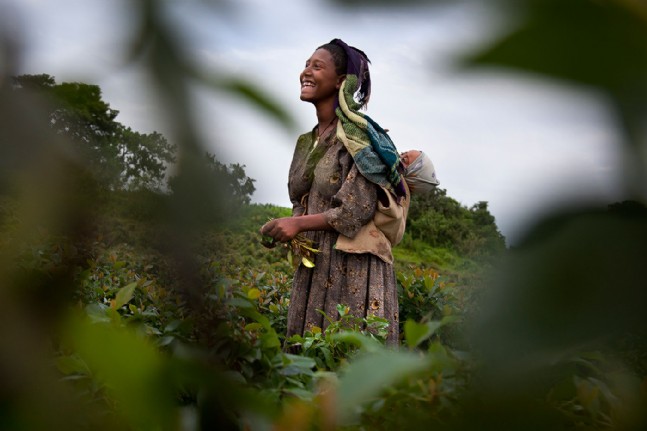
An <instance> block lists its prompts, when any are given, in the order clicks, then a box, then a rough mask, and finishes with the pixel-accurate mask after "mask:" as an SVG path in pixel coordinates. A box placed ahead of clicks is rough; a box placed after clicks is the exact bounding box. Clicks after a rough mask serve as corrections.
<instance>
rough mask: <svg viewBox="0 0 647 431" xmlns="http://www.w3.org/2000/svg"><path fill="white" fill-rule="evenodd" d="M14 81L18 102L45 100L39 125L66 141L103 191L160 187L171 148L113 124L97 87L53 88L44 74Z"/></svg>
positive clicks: (157, 138)
mask: <svg viewBox="0 0 647 431" xmlns="http://www.w3.org/2000/svg"><path fill="white" fill-rule="evenodd" d="M13 81H14V86H13V91H14V92H15V93H16V94H17V95H18V97H23V98H27V97H30V96H31V95H32V94H31V93H35V94H36V95H38V96H41V97H42V98H43V99H45V100H47V102H48V106H49V108H48V109H47V110H46V111H44V112H43V115H45V116H46V117H45V118H42V119H40V120H41V121H42V122H43V123H45V122H47V123H49V125H50V126H51V127H52V129H53V130H54V131H55V133H56V134H58V135H62V136H65V137H67V138H68V139H69V142H71V143H72V144H73V146H74V149H75V151H76V152H77V155H78V156H79V157H81V158H82V159H83V161H84V163H85V164H86V166H85V168H86V170H87V172H88V175H89V176H92V177H93V178H95V179H96V180H97V181H98V182H99V183H100V184H102V185H103V186H104V187H107V188H113V189H114V188H134V189H139V188H149V189H154V190H155V189H160V188H162V187H163V186H164V180H165V173H166V168H167V166H168V165H169V164H170V163H172V162H173V161H174V156H175V151H176V149H175V147H174V146H173V145H171V144H170V143H168V142H167V140H166V138H164V136H162V135H161V134H159V133H157V132H153V133H151V134H141V133H138V132H135V131H133V130H132V129H130V128H129V127H126V126H124V125H122V124H121V123H119V122H117V121H116V117H117V115H118V114H119V111H117V110H114V109H112V108H110V105H109V104H108V103H106V102H105V101H103V99H102V96H101V89H100V88H99V86H97V85H90V84H84V83H79V82H64V83H62V84H56V82H55V80H54V77H52V76H49V75H45V74H43V75H21V76H17V77H14V79H13ZM24 93H28V94H24Z"/></svg>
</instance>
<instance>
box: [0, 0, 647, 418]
mask: <svg viewBox="0 0 647 431" xmlns="http://www.w3.org/2000/svg"><path fill="white" fill-rule="evenodd" d="M133 4H135V5H137V7H139V8H140V12H141V14H142V17H143V18H144V19H143V20H142V22H143V23H144V27H145V28H144V30H142V31H140V32H134V34H137V43H136V44H134V48H133V51H134V54H133V55H134V56H140V58H141V59H142V60H143V63H144V64H146V65H148V68H147V70H148V71H149V72H150V77H151V81H152V82H154V83H156V84H157V85H158V89H159V92H160V95H161V96H162V97H166V98H167V99H168V100H169V101H172V102H173V103H169V104H168V105H169V106H172V107H173V108H172V109H174V113H175V114H177V115H172V116H169V118H173V121H174V123H173V124H172V126H174V127H172V129H173V130H174V134H173V135H172V136H171V140H172V141H173V142H175V143H176V145H177V147H175V146H170V145H168V144H167V143H166V141H165V138H163V137H161V136H159V135H157V134H151V135H141V134H137V133H135V132H132V131H129V130H128V129H127V128H125V127H124V126H120V125H119V124H118V123H117V122H116V121H115V118H116V111H113V110H111V109H110V108H109V107H108V106H107V104H104V103H103V102H101V99H100V91H99V89H98V88H96V87H92V86H85V84H73V85H70V86H68V85H63V84H61V86H60V88H59V86H58V85H57V84H56V83H55V82H54V81H53V78H51V79H50V78H48V77H47V76H40V77H31V78H28V77H23V78H24V79H23V80H22V82H20V80H18V82H14V84H15V86H14V87H11V88H9V87H7V86H6V85H0V96H2V97H0V112H1V113H2V115H1V116H0V121H2V127H0V137H1V139H2V144H3V145H1V146H0V152H1V153H0V166H1V167H2V169H1V170H0V187H1V189H0V190H1V191H2V194H1V196H2V197H1V200H0V232H1V234H2V235H0V282H1V283H0V285H1V286H2V287H1V288H0V337H1V339H2V340H3V343H0V372H1V374H2V379H0V395H1V398H0V399H1V400H2V402H1V403H0V427H1V428H3V429H66V430H68V429H93V430H96V429H99V430H100V429H106V430H108V429H109V430H114V429H272V428H273V429H279V430H280V429H392V428H395V427H399V428H403V429H422V428H423V427H424V429H429V428H433V427H435V428H440V429H497V430H498V429H551V430H552V429H564V428H573V429H577V428H579V429H643V428H644V427H645V424H646V423H647V415H646V414H645V411H647V410H645V408H644V407H645V402H646V397H645V393H644V379H645V370H646V369H647V367H646V366H645V354H644V352H645V349H644V346H645V333H644V329H643V328H644V327H645V325H644V310H643V308H644V307H643V306H642V304H644V303H645V293H644V281H643V279H644V275H643V267H644V256H645V252H646V251H647V250H645V247H646V244H647V220H646V219H645V209H644V208H645V206H644V187H645V184H647V182H645V181H644V178H645V172H647V170H646V169H645V164H644V159H643V158H642V156H641V154H643V152H644V148H642V147H643V146H644V140H643V138H644V132H643V131H642V128H641V124H642V121H643V118H644V117H643V114H644V112H645V101H646V100H647V97H644V96H645V86H644V83H645V82H647V81H646V80H645V79H644V78H645V77H646V76H647V63H645V59H647V55H645V45H644V43H637V42H636V41H644V40H647V35H646V34H645V31H646V30H645V29H646V28H647V26H645V18H644V17H645V14H644V7H642V6H639V5H638V3H637V2H620V1H610V2H594V1H589V0H571V1H568V2H563V1H556V0H555V1H553V0H547V1H542V2H539V1H524V2H518V4H516V5H515V14H514V18H515V19H517V20H519V21H518V22H516V24H517V25H514V26H513V28H514V30H513V31H511V32H510V33H509V34H508V35H505V36H503V37H502V39H501V40H498V41H496V42H495V43H492V45H491V46H490V47H489V48H487V49H485V50H484V51H483V52H481V53H479V54H478V55H475V56H473V57H472V59H471V60H470V61H471V64H487V63H490V64H497V65H505V66H509V67H515V68H519V69H523V70H530V71H533V72H539V73H542V74H545V75H548V76H551V77H559V78H562V79H567V80H570V81H571V82H575V83H577V84H578V85H581V84H586V85H589V86H593V87H595V88H596V89H597V90H598V91H600V92H602V93H603V94H605V95H606V96H607V97H608V98H609V100H610V101H611V104H610V106H611V108H612V109H613V110H614V111H615V112H616V113H617V115H618V118H620V119H621V121H620V128H621V130H623V131H624V132H626V138H625V140H626V143H627V145H626V146H625V147H624V148H626V151H628V152H629V155H635V156H636V157H628V158H627V160H631V161H632V162H633V165H632V166H631V169H629V172H628V177H627V181H626V182H627V188H628V191H629V192H630V198H631V199H628V200H627V202H621V203H618V204H614V205H611V206H610V207H609V208H591V207H589V206H579V207H575V208H569V209H568V210H563V211H560V212H557V213H555V214H553V215H551V217H549V218H547V219H546V220H544V221H543V222H541V223H539V224H538V225H537V226H536V227H535V228H534V229H532V230H531V231H530V232H529V233H528V235H527V237H526V238H525V239H524V240H523V241H521V243H520V244H519V246H518V247H516V248H515V249H514V250H512V251H506V252H505V253H504V254H505V258H504V259H496V260H495V261H493V260H492V257H493V256H495V255H496V252H497V250H498V249H499V248H500V247H501V241H502V238H501V237H500V236H499V234H498V233H497V230H496V226H495V224H494V223H493V220H491V218H490V217H489V214H488V212H487V205H486V204H485V203H478V204H476V205H475V206H474V207H472V208H469V209H464V208H461V207H460V205H456V203H455V202H452V201H451V200H450V199H449V198H448V197H447V199H446V200H444V199H443V200H442V201H439V200H430V201H429V202H425V201H421V202H419V203H417V204H416V205H420V207H419V208H416V209H415V210H413V209H412V215H411V218H410V226H411V231H410V235H411V236H410V237H408V238H405V241H403V244H402V246H400V247H399V248H397V249H396V253H397V254H399V255H402V256H406V257H407V259H406V260H405V262H404V263H403V265H402V266H400V267H399V268H398V269H397V278H398V287H399V299H400V307H401V308H400V320H401V323H402V326H401V328H400V330H401V341H402V343H401V344H402V345H401V348H400V350H399V351H393V350H387V349H386V348H384V347H383V345H382V344H381V337H382V334H383V330H384V322H382V321H380V320H379V319H373V318H367V319H358V318H356V317H355V316H349V315H348V314H347V311H346V308H345V307H344V304H339V307H338V308H337V313H338V316H328V317H329V318H331V319H333V320H334V322H335V323H334V324H332V325H330V326H329V327H328V329H327V330H326V331H320V330H317V328H314V329H313V331H312V332H310V333H307V334H304V336H303V337H293V338H291V339H288V340H286V339H285V337H284V336H283V333H284V329H285V311H286V309H287V307H288V306H289V298H288V295H287V292H288V290H289V285H290V278H289V274H290V267H289V264H288V262H287V260H286V256H285V255H283V254H282V253H283V252H284V251H285V250H284V249H283V248H277V249H274V250H266V249H264V248H262V247H260V246H259V241H260V238H259V237H258V233H257V228H258V226H259V225H260V224H262V223H263V222H264V221H265V220H266V219H267V217H273V216H274V217H275V216H279V215H282V214H285V211H286V210H285V209H283V208H275V207H271V206H255V205H249V204H248V203H246V199H245V197H246V196H248V195H249V193H251V191H252V189H251V186H253V182H252V181H251V180H249V179H247V178H246V176H245V175H244V172H243V171H242V170H241V169H242V167H240V168H241V169H238V168H232V169H231V170H230V169H228V168H227V169H224V168H223V166H222V165H219V164H218V163H216V160H215V158H212V157H211V156H209V155H207V156H206V157H205V153H204V151H203V149H202V148H203V147H202V146H201V145H200V144H199V141H198V139H197V138H196V136H195V133H193V132H192V131H193V130H194V127H193V126H194V125H193V124H192V119H191V117H190V116H189V115H188V114H187V113H188V112H191V110H190V109H187V108H188V107H189V105H190V100H189V97H188V91H186V85H187V81H188V80H189V79H192V80H194V79H203V80H204V76H203V75H201V74H200V73H198V72H199V71H198V70H197V69H196V68H195V66H194V65H192V64H191V63H190V61H189V60H188V59H185V58H183V57H182V56H181V55H180V52H181V50H179V49H178V47H177V45H176V43H177V42H176V39H175V38H174V37H172V36H173V34H172V33H171V32H170V30H169V28H168V27H166V26H165V24H164V22H163V20H162V19H161V18H160V14H158V13H156V7H154V6H155V2H152V1H148V0H146V1H141V2H134V3H133ZM501 4H503V5H505V4H506V3H505V2H501ZM158 5H163V3H158ZM160 7H163V6H160ZM591 29H594V30H595V31H591ZM599 29H611V30H612V31H611V34H612V35H613V37H612V38H610V39H607V38H606V37H605V34H606V32H604V31H600V30H599ZM583 34H584V35H588V36H589V37H587V38H582V37H580V36H581V35H583ZM2 42H3V43H4V42H5V41H4V39H3V40H2ZM591 47H595V48H594V49H592V48H591ZM620 48H623V49H620ZM627 50H628V52H627ZM7 52H9V50H7ZM529 52H530V53H533V55H532V56H528V55H527V53H529ZM601 59H602V60H604V61H600V60H601ZM8 70H10V68H9V69H8ZM3 72H5V70H3ZM0 76H2V75H0ZM34 81H35V83H36V84H38V86H39V88H40V89H41V90H43V89H44V90H45V91H46V92H48V91H51V93H49V94H50V95H51V97H52V98H50V99H49V102H47V103H43V102H42V100H41V101H34V100H35V99H34V97H35V96H34V97H32V95H31V93H30V94H29V96H28V93H27V92H26V91H27V90H28V88H31V87H30V86H31V85H32V84H34ZM3 84H4V82H3ZM212 84H213V83H212ZM216 87H218V88H219V89H221V90H223V89H224V90H225V91H229V92H233V93H234V94H237V95H238V96H239V97H243V98H246V99H248V100H253V101H254V102H255V103H256V105H257V106H261V107H263V108H264V109H265V110H266V112H267V113H268V114H269V115H272V116H273V117H274V118H276V119H277V120H279V121H282V122H283V123H288V122H289V121H288V120H286V117H285V116H284V115H283V112H282V111H281V110H280V109H279V108H277V107H276V106H275V105H274V104H272V103H271V101H268V100H266V99H265V98H264V97H263V96H262V92H259V91H256V90H255V89H254V88H253V87H252V86H250V85H248V84H246V83H244V82H240V81H237V80H235V79H226V78H223V77H220V78H219V80H218V82H217V83H216ZM59 91H60V93H59ZM77 91H78V92H79V93H78V94H77V93H76V92H77ZM57 94H58V95H57ZM75 95H78V96H79V98H80V99H77V98H76V96H75ZM77 100H82V102H81V103H80V104H79V106H76V105H75V103H76V102H75V101H77ZM86 104H87V106H86ZM52 106H53V108H52ZM174 148H175V150H173V149H174ZM138 154H139V155H141V156H142V159H143V160H144V161H146V163H144V162H142V163H139V161H135V160H134V159H133V158H137V157H139V156H138ZM122 156H123V157H122ZM148 156H150V157H148ZM171 156H172V157H171ZM171 160H175V166H176V171H174V178H175V179H174V180H173V186H172V187H168V189H165V187H163V182H162V183H160V181H162V178H166V176H167V173H166V170H165V169H166V163H169V162H170V161H171ZM149 162H150V163H149ZM214 172H217V173H218V175H224V176H225V177H227V178H228V179H230V180H231V182H229V184H230V187H227V190H228V192H226V193H224V195H219V196H217V197H215V198H213V201H212V200H211V197H210V196H209V193H207V192H209V191H211V185H212V184H213V183H212V182H210V181H209V180H208V178H210V177H209V175H210V174H213V173H214ZM202 184H204V185H205V189H204V190H200V189H199V188H198V189H196V185H202ZM237 187H239V189H237ZM435 196H436V197H439V196H441V197H443V196H444V191H442V190H438V191H437V194H436V195H435ZM444 197H446V196H444ZM227 199H232V202H234V203H236V204H235V205H229V202H228V201H227ZM212 203H213V204H216V205H221V206H222V207H223V208H226V209H227V211H226V212H223V213H222V214H218V215H217V216H213V214H211V212H212V210H214V209H217V208H220V206H216V207H214V206H212ZM430 208H435V209H436V210H437V211H435V212H431V211H430V210H429V209H430ZM230 209H231V210H232V211H237V212H236V213H235V214H237V217H235V218H231V217H226V216H227V215H230V214H232V213H231V212H229V211H230ZM416 211H419V212H418V213H416ZM445 213H447V215H450V217H448V218H441V217H440V214H443V215H444V214H445ZM219 220H225V221H222V222H218V223H217V221H219ZM425 226H433V227H434V228H437V226H443V227H446V229H437V230H431V231H430V230H427V229H425ZM423 235H431V236H429V237H423ZM426 241H429V242H430V243H433V244H434V246H433V247H432V246H430V245H429V244H426V243H425V242H426ZM483 258H485V259H483ZM492 262H494V263H492ZM490 264H492V265H494V266H495V267H496V269H497V270H496V271H495V272H494V275H492V276H490V275H488V276H487V277H486V276H483V275H482V272H481V271H482V270H483V269H484V268H485V269H487V268H488V266H489V265H490ZM488 274H489V273H488ZM485 281H487V283H485ZM283 346H285V347H286V349H283ZM296 346H299V348H300V351H299V352H298V353H295V352H294V351H293V350H292V349H291V348H294V347H296Z"/></svg>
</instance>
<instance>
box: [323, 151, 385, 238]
mask: <svg viewBox="0 0 647 431" xmlns="http://www.w3.org/2000/svg"><path fill="white" fill-rule="evenodd" d="M349 157H350V156H349ZM331 204H332V205H331V208H330V209H329V210H327V211H326V212H325V213H324V214H325V217H326V221H327V222H328V224H329V225H330V226H332V227H333V229H335V230H336V231H338V232H339V233H341V234H342V235H344V236H347V237H349V238H353V237H354V236H355V235H356V234H357V232H358V231H359V230H360V228H361V227H362V226H363V225H365V224H366V223H368V222H369V221H370V220H372V219H373V216H374V215H375V209H376V207H377V185H375V184H373V183H372V182H370V181H368V180H367V179H366V178H364V176H362V174H360V173H359V171H358V170H357V166H356V165H355V164H354V163H353V165H352V167H351V169H350V171H349V172H348V175H347V176H346V179H345V181H344V183H343V184H342V186H341V188H340V189H339V191H338V192H337V193H336V194H335V195H334V196H333V198H332V202H331Z"/></svg>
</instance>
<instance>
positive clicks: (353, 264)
mask: <svg viewBox="0 0 647 431" xmlns="http://www.w3.org/2000/svg"><path fill="white" fill-rule="evenodd" d="M368 64H369V60H368V58H367V57H366V55H365V54H364V53H363V52H362V51H360V50H358V49H356V48H353V47H350V46H348V45H346V44H345V43H344V42H342V41H341V40H339V39H334V40H333V41H331V42H330V43H328V44H325V45H322V46H321V47H319V48H317V49H316V50H315V52H314V53H313V54H312V56H311V57H310V58H309V59H308V60H307V61H306V65H305V69H304V70H303V72H302V73H301V75H300V83H301V96H300V97H301V100H303V101H306V102H310V103H312V104H313V105H314V107H315V109H316V114H317V125H316V126H315V127H314V129H313V130H312V131H311V132H309V133H306V134H304V135H301V136H300V137H299V139H298V140H297V145H296V148H295V151H294V157H293V159H292V164H291V167H290V172H289V179H288V190H289V195H290V199H291V201H292V204H293V210H292V217H284V218H279V219H274V220H271V221H270V222H268V223H266V224H265V225H263V227H262V228H261V233H262V234H263V235H268V236H270V237H272V238H273V239H274V240H276V241H281V242H286V241H290V240H291V239H293V238H294V237H295V236H296V235H297V234H299V233H303V236H305V237H306V238H308V239H310V240H311V241H312V242H313V244H314V245H315V246H316V247H317V248H318V250H319V251H320V252H319V253H317V254H316V258H315V261H314V267H312V268H309V267H306V266H305V265H303V264H302V265H300V266H299V267H298V268H297V269H296V272H295V275H294V282H293V287H292V294H291V299H290V307H289V311H288V328H287V336H288V337H290V336H291V335H294V334H303V333H304V332H305V331H307V330H310V329H311V328H312V327H314V326H318V327H320V328H322V329H323V328H325V327H326V326H327V320H326V319H325V318H324V317H323V316H322V314H321V313H320V312H319V311H318V310H321V311H323V312H325V314H326V315H327V316H329V317H331V318H333V319H334V318H337V317H338V313H337V308H336V307H337V305H338V304H343V305H347V306H349V307H350V314H352V315H354V316H356V317H366V316H368V315H369V314H373V315H376V316H379V317H383V318H385V319H387V320H388V322H389V324H390V325H389V333H388V337H387V344H389V345H397V343H398V334H399V331H398V300H397V289H396V281H395V274H394V271H393V267H392V265H391V264H390V263H388V262H385V261H384V260H383V259H381V258H380V257H378V256H377V255H376V254H372V253H357V252H355V253H349V252H344V251H340V250H338V249H336V247H335V245H336V243H337V240H338V238H339V237H340V236H344V237H346V238H354V237H355V236H356V235H357V233H358V232H359V231H360V229H361V228H362V227H363V226H365V225H366V224H367V223H369V222H370V221H371V220H372V219H373V217H374V214H375V211H376V208H377V203H378V196H379V195H380V194H383V193H391V194H392V196H393V197H394V198H395V199H401V198H402V197H403V196H404V195H405V186H404V182H403V181H402V178H401V175H400V173H399V172H398V171H397V169H396V167H397V166H398V165H399V164H400V161H399V157H398V153H397V151H396V150H395V147H394V146H393V144H392V143H391V142H390V140H389V139H388V137H387V136H386V133H384V131H383V130H382V129H381V128H379V126H378V125H377V124H375V123H374V122H373V121H372V120H370V118H368V117H367V116H364V115H362V114H359V113H358V112H357V111H358V109H359V108H365V107H366V103H367V102H368V99H369V96H370V74H369V71H368ZM355 98H356V99H357V100H356V99H355ZM369 135H370V136H369ZM367 143H368V144H367ZM382 198H384V196H383V195H382ZM389 252H390V250H389Z"/></svg>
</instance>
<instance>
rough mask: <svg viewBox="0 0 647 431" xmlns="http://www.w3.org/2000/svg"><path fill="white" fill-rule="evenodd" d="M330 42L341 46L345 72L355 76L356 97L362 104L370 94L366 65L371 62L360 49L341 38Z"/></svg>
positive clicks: (369, 79) (369, 81) (369, 77)
mask: <svg viewBox="0 0 647 431" xmlns="http://www.w3.org/2000/svg"><path fill="white" fill-rule="evenodd" d="M330 43H332V44H335V45H337V46H340V47H341V48H343V50H344V51H345V52H346V59H347V60H346V74H350V75H355V76H357V89H356V90H355V91H356V92H357V97H358V98H359V102H360V103H361V104H362V105H365V104H366V103H367V102H368V99H369V97H370V96H371V75H370V74H369V71H368V65H369V63H370V62H371V61H370V60H369V59H368V56H367V55H366V54H365V53H364V52H363V51H361V50H359V49H357V48H355V47H352V46H349V45H347V44H346V42H344V41H343V40H341V39H333V40H331V41H330Z"/></svg>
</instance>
